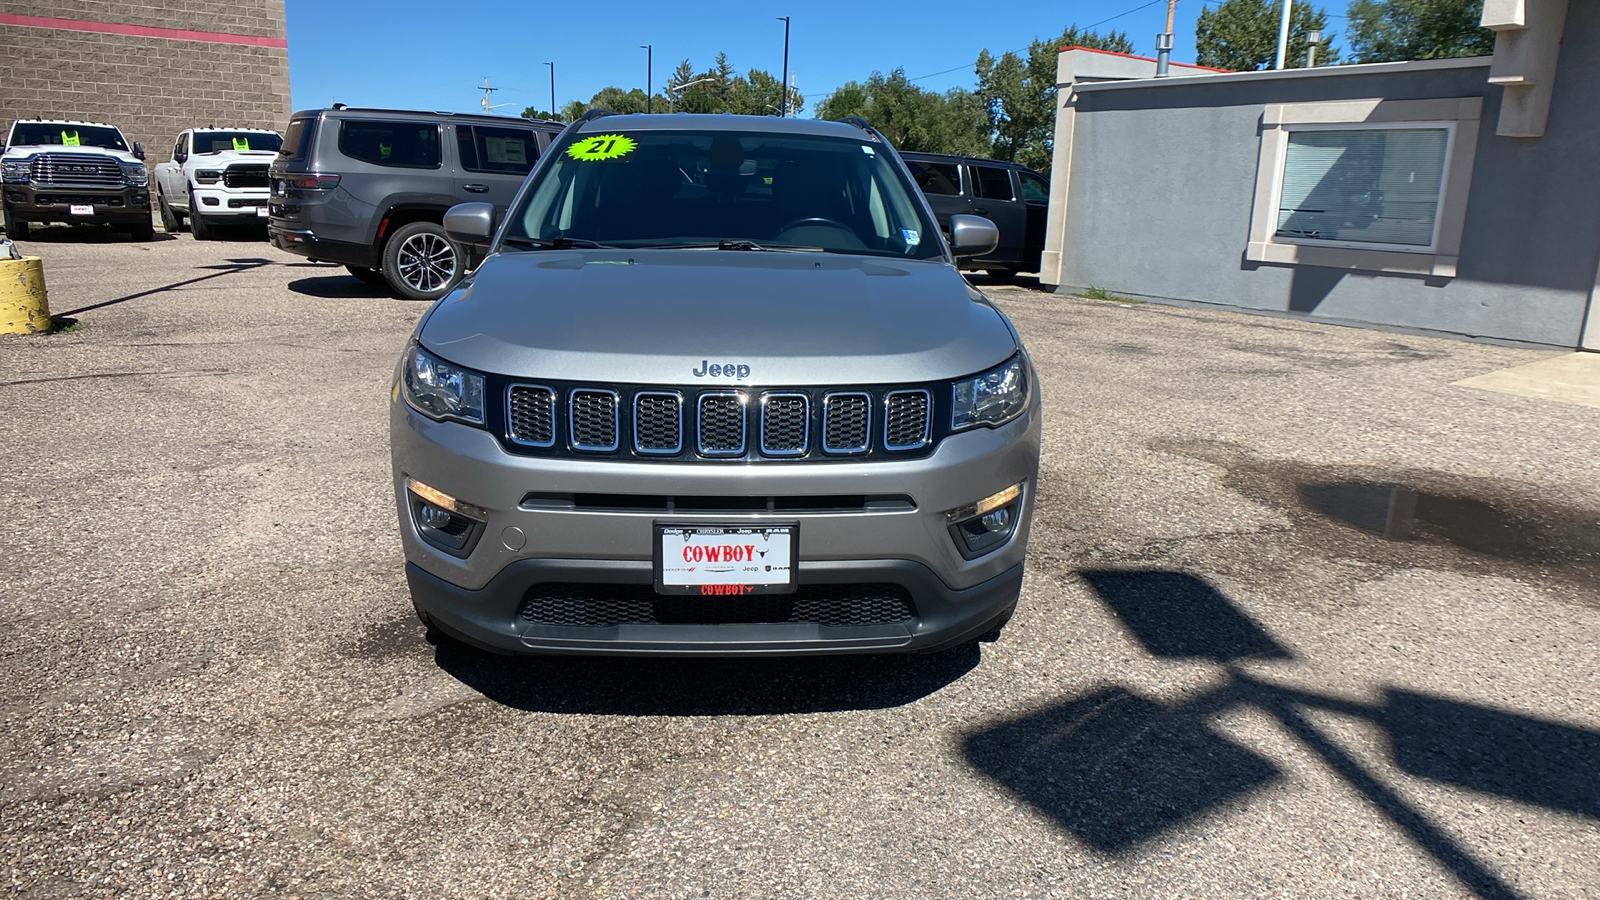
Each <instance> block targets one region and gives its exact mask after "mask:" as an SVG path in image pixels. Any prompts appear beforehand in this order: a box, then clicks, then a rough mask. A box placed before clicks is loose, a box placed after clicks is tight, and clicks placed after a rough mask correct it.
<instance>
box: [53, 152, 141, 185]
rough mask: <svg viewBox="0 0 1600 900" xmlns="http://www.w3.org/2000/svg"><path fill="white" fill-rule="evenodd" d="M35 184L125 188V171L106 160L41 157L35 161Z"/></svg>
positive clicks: (76, 156)
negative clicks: (123, 185) (123, 178)
mask: <svg viewBox="0 0 1600 900" xmlns="http://www.w3.org/2000/svg"><path fill="white" fill-rule="evenodd" d="M30 174H31V175H32V176H33V182H34V183H35V184H60V185H72V186H74V187H111V188H115V187H122V167H121V166H119V165H117V162H116V160H113V159H107V158H106V157H103V156H83V155H80V154H75V153H41V154H39V155H38V156H35V157H34V158H33V168H32V171H31V173H30Z"/></svg>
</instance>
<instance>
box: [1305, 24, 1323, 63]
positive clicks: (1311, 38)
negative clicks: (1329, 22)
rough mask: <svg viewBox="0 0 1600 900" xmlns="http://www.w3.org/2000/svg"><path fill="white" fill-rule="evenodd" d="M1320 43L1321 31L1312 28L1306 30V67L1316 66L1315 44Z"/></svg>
mask: <svg viewBox="0 0 1600 900" xmlns="http://www.w3.org/2000/svg"><path fill="white" fill-rule="evenodd" d="M1321 43H1322V32H1321V31H1317V30H1312V31H1308V32H1306V68H1308V69H1315V68H1316V67H1317V46H1318V45H1319V44H1321Z"/></svg>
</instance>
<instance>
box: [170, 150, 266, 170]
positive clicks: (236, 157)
mask: <svg viewBox="0 0 1600 900" xmlns="http://www.w3.org/2000/svg"><path fill="white" fill-rule="evenodd" d="M277 157H278V151H276V150H219V151H217V152H216V153H196V154H194V155H192V156H190V157H189V161H190V162H192V163H194V164H195V168H197V169H221V168H223V167H224V166H227V165H230V164H232V163H236V162H242V163H253V164H255V165H258V166H259V165H268V164H270V163H271V162H272V161H273V160H274V159H277Z"/></svg>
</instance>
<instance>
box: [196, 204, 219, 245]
mask: <svg viewBox="0 0 1600 900" xmlns="http://www.w3.org/2000/svg"><path fill="white" fill-rule="evenodd" d="M215 227H216V226H214V225H212V224H211V223H210V222H208V221H206V217H205V216H202V215H200V210H198V209H195V210H190V211H189V232H190V233H191V234H193V235H194V239H195V240H197V241H209V240H211V239H212V238H214V237H216V231H215V230H214V229H215Z"/></svg>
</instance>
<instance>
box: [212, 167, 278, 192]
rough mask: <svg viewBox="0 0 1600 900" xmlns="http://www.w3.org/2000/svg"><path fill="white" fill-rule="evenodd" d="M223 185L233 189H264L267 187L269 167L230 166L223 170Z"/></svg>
mask: <svg viewBox="0 0 1600 900" xmlns="http://www.w3.org/2000/svg"><path fill="white" fill-rule="evenodd" d="M222 183H223V184H225V185H227V186H228V187H231V188H264V187H266V186H267V167H266V166H264V165H254V166H229V167H227V168H226V169H224V170H222Z"/></svg>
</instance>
